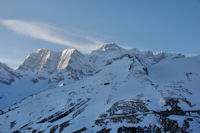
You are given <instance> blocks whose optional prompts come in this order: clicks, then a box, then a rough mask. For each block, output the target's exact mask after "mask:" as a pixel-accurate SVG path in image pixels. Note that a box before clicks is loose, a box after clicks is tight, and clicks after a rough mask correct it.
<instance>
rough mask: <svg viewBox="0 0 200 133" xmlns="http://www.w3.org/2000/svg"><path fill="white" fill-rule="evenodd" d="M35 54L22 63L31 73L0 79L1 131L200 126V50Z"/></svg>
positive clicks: (171, 129)
mask: <svg viewBox="0 0 200 133" xmlns="http://www.w3.org/2000/svg"><path fill="white" fill-rule="evenodd" d="M37 52H38V53H39V56H36V57H38V58H39V59H38V60H39V61H36V64H37V65H38V64H39V67H37V69H36V70H35V69H32V68H30V70H34V71H33V73H31V74H27V75H23V73H21V75H22V77H21V78H20V79H19V80H18V79H16V80H15V81H14V82H12V83H11V84H10V85H6V84H0V91H1V95H0V97H1V99H0V105H1V107H3V108H2V111H1V115H0V116H1V117H0V131H1V132H86V133H90V132H113V133H115V132H118V133H122V132H128V133H131V132H153V133H156V132H194V133H198V131H199V129H200V127H199V118H200V115H199V114H200V106H199V105H200V103H199V100H198V97H199V94H200V93H199V92H200V91H199V87H198V86H199V85H200V84H199V79H200V71H199V66H200V56H195V57H185V56H183V55H182V54H169V53H164V52H160V53H153V52H151V51H146V52H141V51H139V50H137V49H124V48H120V47H119V46H117V45H116V44H109V45H103V46H102V47H101V48H99V49H97V50H95V51H93V52H92V53H91V54H90V55H84V54H81V53H80V52H78V51H76V50H75V49H67V50H64V51H63V52H60V54H59V55H58V56H57V57H56V58H51V52H49V51H48V50H44V49H40V50H38V51H36V53H37ZM49 53H50V54H49ZM62 53H63V54H62ZM56 55H57V54H56ZM61 55H62V56H61ZM27 59H28V58H27ZM33 59H35V58H33ZM49 59H51V60H49ZM52 59H57V60H56V61H55V60H53V61H52ZM60 59H62V60H60ZM28 61H30V60H29V59H28ZM59 61H60V63H59ZM70 61H71V62H70ZM25 62H26V61H25ZM30 62H31V63H30ZM30 62H28V65H27V63H24V64H25V66H26V65H27V66H29V63H30V64H32V62H33V61H30ZM52 62H54V63H55V64H56V65H55V64H54V63H52ZM45 64H46V65H47V67H46V66H45ZM53 64H54V65H53ZM40 65H41V66H42V67H41V66H40ZM59 65H60V67H57V66H59ZM33 66H34V62H33ZM52 66H53V67H52ZM22 68H24V66H23V67H22ZM51 68H52V69H51ZM58 68H59V71H58V70H57V69H58ZM25 70H26V69H25ZM49 70H52V71H53V73H48V72H49ZM17 72H19V70H17ZM28 72H29V71H28ZM23 98H24V99H23ZM14 102H15V104H14Z"/></svg>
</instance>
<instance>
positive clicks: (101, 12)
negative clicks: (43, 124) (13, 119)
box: [0, 0, 200, 68]
mask: <svg viewBox="0 0 200 133" xmlns="http://www.w3.org/2000/svg"><path fill="white" fill-rule="evenodd" d="M0 21H1V22H0V47H1V48H0V61H1V62H5V63H6V64H8V65H9V66H11V67H15V68H16V67H17V66H18V65H19V63H20V62H22V61H23V59H24V58H25V57H26V56H27V55H28V54H29V53H30V52H33V51H35V50H36V49H38V48H47V49H50V50H55V51H60V50H62V49H65V48H68V47H75V48H78V49H80V50H81V51H82V52H88V51H90V50H92V49H95V48H96V47H98V46H99V45H102V44H103V43H112V42H115V43H117V44H120V45H123V46H126V47H132V48H138V49H140V50H152V51H160V50H163V51H167V52H182V53H185V54H200V0H57V1H56V0H54V1H53V0H20V1H13V0H0Z"/></svg>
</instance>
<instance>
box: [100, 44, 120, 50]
mask: <svg viewBox="0 0 200 133" xmlns="http://www.w3.org/2000/svg"><path fill="white" fill-rule="evenodd" d="M100 49H101V50H102V51H106V50H109V49H122V47H120V46H118V45H117V44H115V43H110V44H104V45H103V46H102V47H101V48H100Z"/></svg>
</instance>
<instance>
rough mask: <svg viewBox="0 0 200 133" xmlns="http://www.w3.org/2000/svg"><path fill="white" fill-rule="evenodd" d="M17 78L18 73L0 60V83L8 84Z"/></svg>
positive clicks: (18, 76)
mask: <svg viewBox="0 0 200 133" xmlns="http://www.w3.org/2000/svg"><path fill="white" fill-rule="evenodd" d="M17 78H20V75H19V74H17V73H16V72H14V70H12V69H11V68H9V67H8V66H7V65H6V64H3V63H1V62H0V83H3V84H7V85H9V84H11V83H12V82H14V81H15V79H17Z"/></svg>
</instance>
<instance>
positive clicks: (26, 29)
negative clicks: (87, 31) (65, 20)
mask: <svg viewBox="0 0 200 133" xmlns="http://www.w3.org/2000/svg"><path fill="white" fill-rule="evenodd" d="M0 23H1V24H2V25H4V26H6V27H7V28H9V29H11V30H12V31H14V32H16V33H19V34H21V35H24V36H28V37H32V38H36V39H40V40H44V41H48V42H51V43H55V44H58V45H64V46H68V47H73V48H76V49H79V50H80V51H82V52H89V51H91V50H93V49H96V48H97V47H99V46H100V45H102V44H103V42H102V41H99V40H97V39H94V38H92V37H90V36H88V35H83V34H80V33H73V32H72V31H65V30H61V29H59V28H57V27H54V26H51V25H48V24H45V23H38V22H30V21H22V20H1V21H0Z"/></svg>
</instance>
